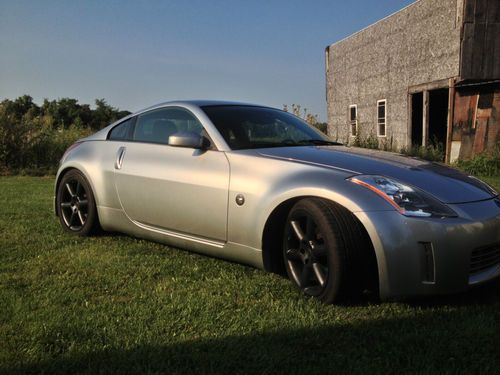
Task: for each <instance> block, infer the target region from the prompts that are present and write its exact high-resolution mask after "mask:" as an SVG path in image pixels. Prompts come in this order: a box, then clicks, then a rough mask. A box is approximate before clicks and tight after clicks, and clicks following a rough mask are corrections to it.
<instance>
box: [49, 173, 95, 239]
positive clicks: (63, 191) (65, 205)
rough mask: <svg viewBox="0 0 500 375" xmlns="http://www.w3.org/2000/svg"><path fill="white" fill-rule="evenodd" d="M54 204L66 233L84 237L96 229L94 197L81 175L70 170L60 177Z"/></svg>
mask: <svg viewBox="0 0 500 375" xmlns="http://www.w3.org/2000/svg"><path fill="white" fill-rule="evenodd" d="M56 202H57V203H56V204H57V213H58V215H59V219H60V222H61V224H62V226H63V228H64V229H65V230H66V231H69V232H72V233H75V234H79V235H82V236H84V235H88V234H90V233H91V232H93V231H94V230H95V229H96V227H97V222H98V220H97V210H96V204H95V200H94V195H93V193H92V190H91V188H90V184H89V183H88V182H87V180H86V178H85V177H84V176H83V174H82V173H80V172H79V171H77V170H71V171H69V172H67V173H66V174H65V175H64V176H63V177H62V179H61V181H60V183H59V186H58V189H57V200H56Z"/></svg>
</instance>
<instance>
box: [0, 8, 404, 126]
mask: <svg viewBox="0 0 500 375" xmlns="http://www.w3.org/2000/svg"><path fill="white" fill-rule="evenodd" d="M412 2H413V1H411V0H350V1H346V0H344V1H338V0H329V1H323V0H317V1H315V0H309V1H298V0H288V1H285V0H282V1H275V0H267V1H257V0H253V1H239V0H233V1H219V0H210V1H209V0H205V1H199V0H184V1H180V0H171V1H169V0H164V1H139V0H137V1H126V0H120V1H111V0H107V1H106V0H100V1H91V0H87V1H70V0H66V1H63V0H60V1H48V0H47V1H44V0H38V1H36V0H32V1H23V0H13V1H10V0H0V100H3V99H6V98H8V99H14V98H16V97H18V96H20V95H23V94H29V95H31V96H32V97H33V98H34V100H35V102H37V103H39V104H40V103H41V102H42V101H43V99H44V98H48V99H51V100H52V99H58V98H63V97H70V98H76V99H78V100H79V102H80V103H87V104H93V103H94V100H95V99H96V98H104V99H106V101H107V102H108V103H109V104H110V105H112V106H115V107H118V108H119V109H126V110H129V111H132V112H134V111H137V110H139V109H141V108H144V107H148V106H150V105H153V104H155V103H159V102H163V101H168V100H177V99H220V100H233V101H243V102H250V103H256V104H264V105H269V106H273V107H277V108H282V107H283V104H288V105H290V104H292V103H295V104H299V105H301V106H302V107H303V108H307V110H308V112H310V113H313V114H317V115H319V118H320V120H322V121H326V98H325V47H326V46H328V45H330V44H332V43H334V42H336V41H339V40H341V39H343V38H345V37H346V36H349V35H350V34H352V33H354V32H356V31H358V30H360V29H362V28H364V27H366V26H368V25H370V24H372V23H374V22H376V21H378V20H379V19H381V18H383V17H385V16H387V15H390V14H391V13H394V12H395V11H397V10H399V9H402V8H403V7H405V6H406V5H408V4H410V3H412Z"/></svg>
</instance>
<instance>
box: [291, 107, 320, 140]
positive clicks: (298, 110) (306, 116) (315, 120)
mask: <svg viewBox="0 0 500 375" xmlns="http://www.w3.org/2000/svg"><path fill="white" fill-rule="evenodd" d="M291 107H292V108H291V110H292V111H291V113H293V114H294V115H295V116H297V117H300V118H301V119H303V120H304V121H305V122H307V123H308V124H309V125H312V126H314V127H315V128H317V129H319V130H320V131H322V132H323V133H325V134H326V132H327V128H328V125H327V123H326V122H319V117H318V115H314V114H312V113H309V112H308V111H307V108H302V106H300V104H292V106H291ZM283 110H284V111H285V112H288V111H289V108H288V105H287V104H283Z"/></svg>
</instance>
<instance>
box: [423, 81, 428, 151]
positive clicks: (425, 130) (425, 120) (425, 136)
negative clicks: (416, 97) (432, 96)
mask: <svg viewBox="0 0 500 375" xmlns="http://www.w3.org/2000/svg"><path fill="white" fill-rule="evenodd" d="M423 101H424V103H423V106H422V111H423V114H422V146H427V144H428V143H429V91H428V90H425V91H424V92H423Z"/></svg>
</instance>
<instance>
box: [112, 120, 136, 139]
mask: <svg viewBox="0 0 500 375" xmlns="http://www.w3.org/2000/svg"><path fill="white" fill-rule="evenodd" d="M133 120H134V119H133V118H129V119H128V120H125V121H123V122H122V123H120V124H118V125H116V126H115V127H114V128H113V129H111V131H110V132H109V135H108V139H109V140H112V141H124V140H128V139H130V135H131V134H130V132H131V130H132V125H133V123H134V121H133Z"/></svg>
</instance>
